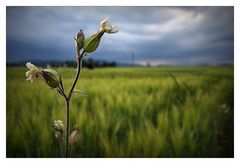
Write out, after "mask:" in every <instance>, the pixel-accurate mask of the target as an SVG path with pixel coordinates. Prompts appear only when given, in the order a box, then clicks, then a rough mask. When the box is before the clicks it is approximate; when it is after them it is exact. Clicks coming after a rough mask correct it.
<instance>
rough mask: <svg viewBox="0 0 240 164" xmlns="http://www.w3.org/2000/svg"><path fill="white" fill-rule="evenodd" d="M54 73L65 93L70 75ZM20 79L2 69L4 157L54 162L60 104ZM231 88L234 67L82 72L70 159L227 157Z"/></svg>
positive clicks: (18, 72) (39, 85) (21, 71)
mask: <svg viewBox="0 0 240 164" xmlns="http://www.w3.org/2000/svg"><path fill="white" fill-rule="evenodd" d="M56 70H58V72H59V73H61V75H62V78H63V83H64V86H65V88H66V90H69V89H70V87H71V85H72V81H73V78H74V75H75V69H71V68H59V69H56ZM26 71H27V68H7V136H6V137H7V145H6V147H7V157H59V156H60V153H59V145H58V141H57V140H56V139H55V137H54V132H53V130H52V129H51V123H52V121H53V120H55V119H61V120H63V121H64V117H65V102H64V99H63V98H62V97H61V96H60V95H59V94H58V93H57V92H56V91H55V90H51V89H49V88H48V87H47V85H46V84H45V83H44V81H43V80H40V79H39V80H37V81H34V82H33V83H30V82H29V81H26V80H25V79H26V78H25V72H26ZM170 74H172V75H174V76H170ZM233 81H234V74H233V67H160V68H101V69H94V70H88V69H83V71H82V72H81V79H80V80H79V81H78V84H77V86H76V89H81V90H84V91H87V92H88V95H87V96H82V95H77V94H75V95H73V97H72V99H71V103H70V110H71V111H70V115H71V116H70V117H71V128H72V127H73V125H74V124H75V123H78V124H79V125H80V129H81V138H80V143H79V144H77V145H75V147H74V149H73V152H72V155H71V156H72V157H233V114H234V109H233V104H234V97H233V95H234V85H233Z"/></svg>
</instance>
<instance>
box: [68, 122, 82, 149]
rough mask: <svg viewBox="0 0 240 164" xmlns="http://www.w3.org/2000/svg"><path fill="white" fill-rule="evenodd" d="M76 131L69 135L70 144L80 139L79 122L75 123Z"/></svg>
mask: <svg viewBox="0 0 240 164" xmlns="http://www.w3.org/2000/svg"><path fill="white" fill-rule="evenodd" d="M74 129H75V130H74V131H73V132H72V133H71V134H70V136H69V140H68V142H69V144H71V145H73V144H75V143H78V142H79V141H80V128H79V126H78V125H77V124H75V125H74Z"/></svg>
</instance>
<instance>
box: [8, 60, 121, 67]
mask: <svg viewBox="0 0 240 164" xmlns="http://www.w3.org/2000/svg"><path fill="white" fill-rule="evenodd" d="M26 62H27V61H22V62H17V63H9V62H7V66H10V67H13V66H25V64H26ZM33 63H34V64H36V65H38V66H41V67H46V66H51V67H74V68H75V67H76V64H77V63H76V62H75V61H73V60H66V61H35V62H33ZM82 64H83V67H85V68H88V69H94V68H97V67H116V66H117V64H116V62H115V61H105V60H94V59H92V58H89V59H85V60H83V63H82Z"/></svg>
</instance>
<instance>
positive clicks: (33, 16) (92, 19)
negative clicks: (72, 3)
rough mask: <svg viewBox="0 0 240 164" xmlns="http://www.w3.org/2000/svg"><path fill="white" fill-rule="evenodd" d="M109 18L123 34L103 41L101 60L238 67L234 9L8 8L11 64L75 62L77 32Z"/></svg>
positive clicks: (91, 30)
mask: <svg viewBox="0 0 240 164" xmlns="http://www.w3.org/2000/svg"><path fill="white" fill-rule="evenodd" d="M105 17H109V18H110V22H112V24H113V25H116V26H118V28H119V30H120V31H119V33H116V34H113V35H108V34H106V35H104V36H103V38H102V41H101V44H100V47H99V48H98V50H97V51H96V52H94V54H92V55H91V57H93V58H95V59H106V60H116V61H117V62H121V63H130V62H131V55H132V54H134V55H135V60H136V61H135V62H136V63H138V64H146V62H150V63H151V64H153V65H158V64H173V65H195V64H202V63H204V64H220V63H230V64H233V40H234V34H233V20H234V17H233V7H7V61H9V62H13V61H20V60H31V59H41V60H45V59H46V60H66V59H74V40H73V37H74V36H75V34H76V32H77V31H78V30H79V29H80V28H83V29H84V32H85V35H90V34H92V33H94V32H96V31H97V30H98V28H99V22H100V21H101V20H102V19H103V18H105Z"/></svg>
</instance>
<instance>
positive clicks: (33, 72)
mask: <svg viewBox="0 0 240 164" xmlns="http://www.w3.org/2000/svg"><path fill="white" fill-rule="evenodd" d="M26 67H27V68H28V69H30V70H29V71H27V72H26V77H27V79H26V80H31V82H33V80H35V79H37V78H38V77H39V74H41V71H40V69H39V68H38V67H36V66H35V65H33V64H32V63H31V62H28V63H26Z"/></svg>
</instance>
